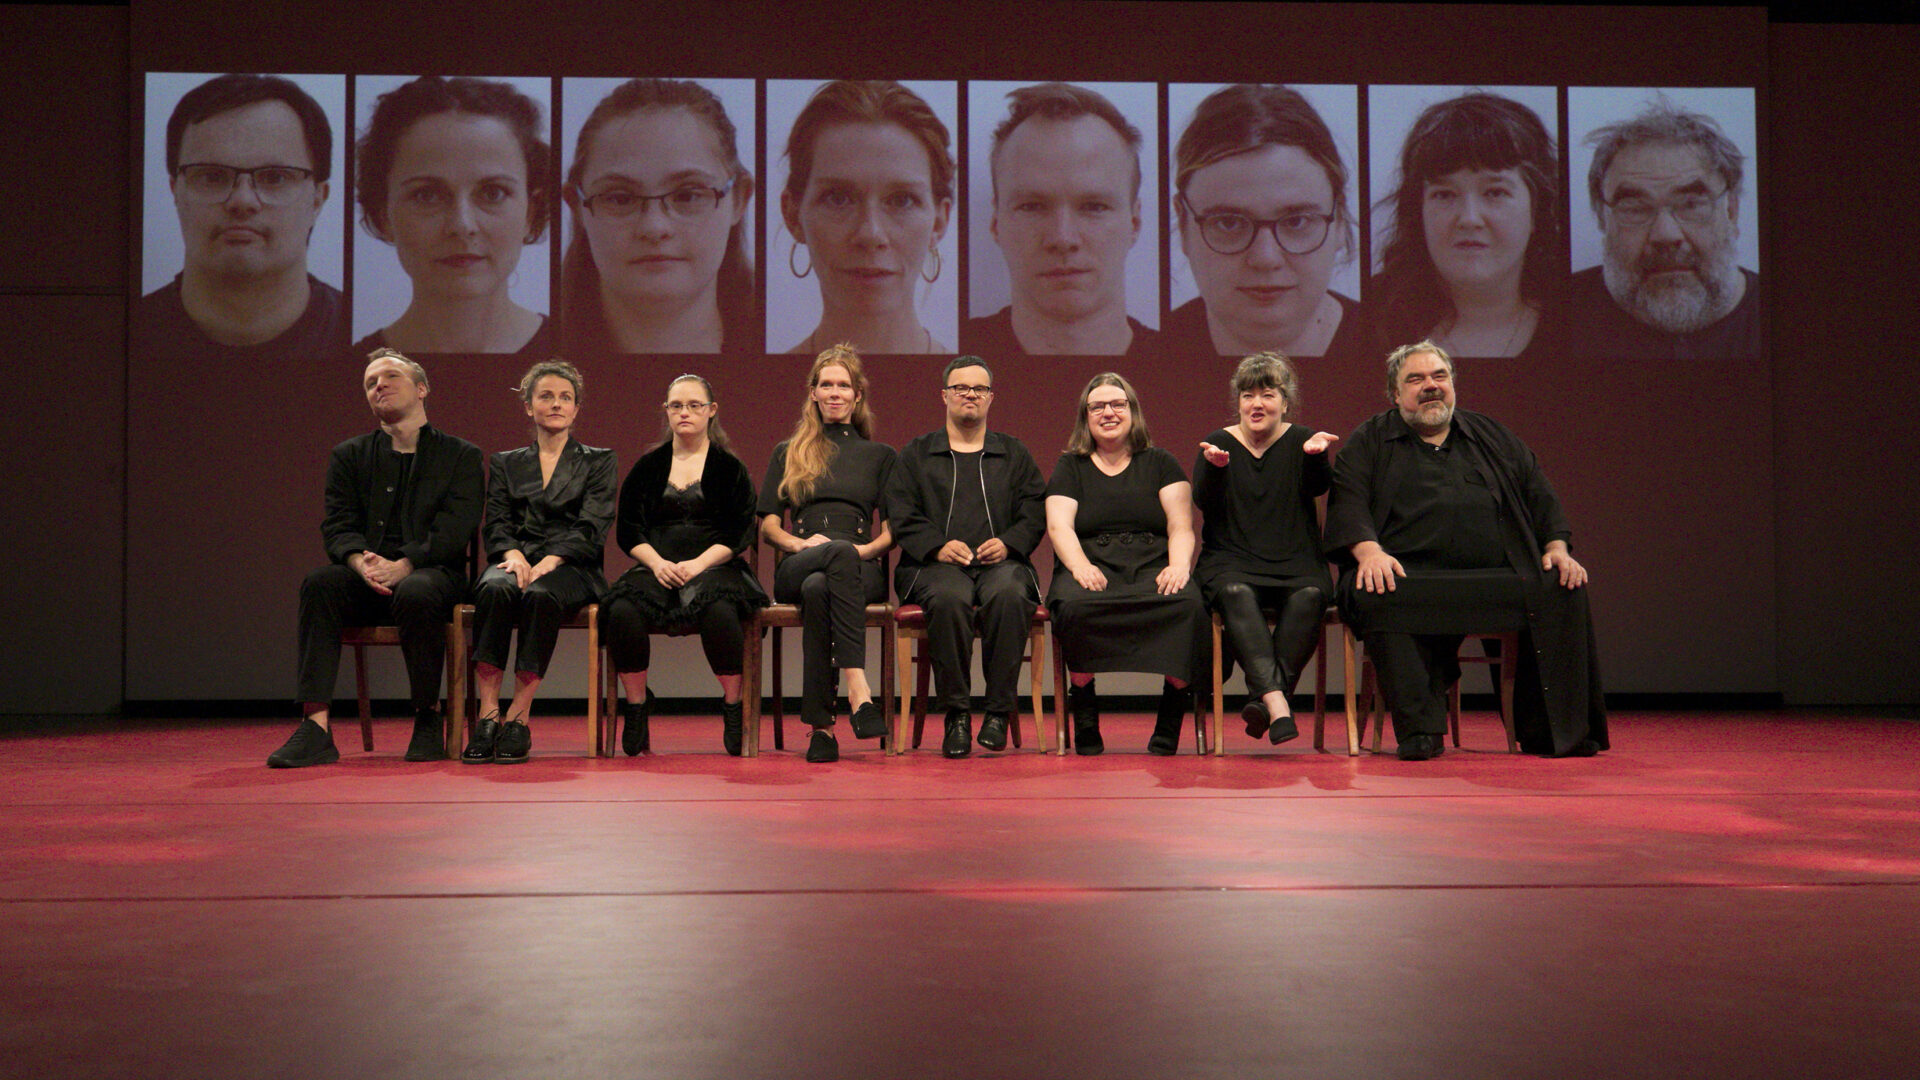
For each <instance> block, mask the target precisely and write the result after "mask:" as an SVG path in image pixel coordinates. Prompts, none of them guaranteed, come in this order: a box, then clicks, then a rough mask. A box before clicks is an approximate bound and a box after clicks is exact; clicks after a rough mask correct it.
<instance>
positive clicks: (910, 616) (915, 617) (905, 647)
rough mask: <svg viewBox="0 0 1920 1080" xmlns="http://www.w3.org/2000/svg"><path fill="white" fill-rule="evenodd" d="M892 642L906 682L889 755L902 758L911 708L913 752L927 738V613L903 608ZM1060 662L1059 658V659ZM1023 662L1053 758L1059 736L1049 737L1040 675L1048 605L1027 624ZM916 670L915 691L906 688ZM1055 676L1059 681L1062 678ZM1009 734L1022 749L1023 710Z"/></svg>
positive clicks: (1043, 744) (1044, 746)
mask: <svg viewBox="0 0 1920 1080" xmlns="http://www.w3.org/2000/svg"><path fill="white" fill-rule="evenodd" d="M893 641H894V648H895V649H896V650H897V651H898V653H899V658H898V660H897V661H896V662H895V664H894V670H896V671H898V672H899V673H900V677H901V679H902V682H903V686H902V689H901V691H900V697H901V701H900V715H899V720H898V722H897V723H896V725H895V727H894V732H893V745H892V746H890V747H888V752H889V753H893V754H903V753H905V752H906V748H907V712H908V706H909V705H911V706H912V712H913V748H914V749H915V750H918V749H920V741H921V739H922V737H923V736H924V735H925V731H926V724H927V699H928V696H929V694H928V691H929V690H930V689H931V687H930V684H931V682H932V675H933V664H932V661H931V660H930V659H929V658H928V656H927V613H926V610H925V609H924V608H922V607H921V606H920V605H919V604H901V605H900V606H899V607H898V608H897V609H895V611H894V615H893ZM1056 659H1057V658H1056ZM1020 662H1021V663H1023V664H1026V665H1027V666H1028V671H1029V673H1030V678H1029V685H1030V687H1031V690H1032V694H1033V722H1034V726H1035V727H1036V728H1037V729H1038V730H1039V733H1040V752H1041V753H1043V754H1050V753H1052V752H1053V746H1054V744H1055V743H1056V742H1057V741H1058V734H1059V733H1058V732H1057V731H1055V732H1054V733H1053V737H1052V738H1049V736H1048V731H1047V729H1048V727H1050V726H1052V725H1050V724H1049V720H1051V719H1052V718H1051V717H1049V716H1048V715H1047V710H1046V709H1045V707H1044V706H1042V705H1041V674H1042V672H1043V671H1044V670H1045V668H1046V663H1047V607H1046V605H1045V604H1040V605H1037V606H1036V607H1035V608H1034V612H1033V618H1032V620H1030V621H1029V623H1028V629H1027V648H1026V652H1024V653H1022V654H1021V657H1020ZM909 667H912V668H913V679H914V686H913V690H912V691H908V690H907V689H905V687H904V681H905V679H906V673H907V669H908V668H909ZM1059 677H1060V676H1058V674H1057V673H1056V678H1059ZM1007 730H1008V733H1009V735H1010V736H1011V738H1012V739H1013V746H1014V749H1016V750H1017V749H1019V748H1020V745H1021V744H1020V710H1019V709H1015V710H1014V711H1013V715H1012V716H1010V717H1008V723H1007Z"/></svg>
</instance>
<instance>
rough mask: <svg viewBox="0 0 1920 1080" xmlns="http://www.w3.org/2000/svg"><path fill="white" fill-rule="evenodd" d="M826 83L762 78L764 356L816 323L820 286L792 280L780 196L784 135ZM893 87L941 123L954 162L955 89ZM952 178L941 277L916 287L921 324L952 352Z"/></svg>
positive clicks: (955, 331)
mask: <svg viewBox="0 0 1920 1080" xmlns="http://www.w3.org/2000/svg"><path fill="white" fill-rule="evenodd" d="M826 82H827V80H825V79H768V80H767V243H766V248H767V250H768V251H770V252H772V253H773V255H772V257H771V258H769V259H768V260H767V351H768V352H776V353H777V352H786V351H788V350H790V349H792V348H793V347H794V346H795V345H796V344H797V343H800V342H803V341H805V340H806V338H807V335H808V334H811V333H813V330H814V327H816V326H818V325H819V324H820V310H821V309H820V284H819V281H818V280H817V279H816V278H812V277H807V278H797V277H794V276H793V269H792V267H791V266H789V265H788V263H787V259H788V257H789V256H792V258H793V265H795V266H797V265H801V260H802V258H803V256H801V255H794V253H793V247H794V244H793V234H792V233H789V232H788V231H787V225H786V222H784V221H782V220H781V219H780V191H781V189H782V188H784V187H785V186H786V184H787V174H788V173H789V172H791V171H792V170H791V168H790V167H789V163H788V161H787V136H788V135H789V134H791V133H792V131H793V120H794V118H795V117H797V116H799V115H800V110H801V109H802V108H803V107H804V106H805V105H806V103H807V99H808V98H810V97H812V96H813V92H814V91H815V90H817V89H819V88H820V87H821V86H823V85H825V84H826ZM900 85H901V86H904V87H906V88H907V89H909V90H911V91H913V92H914V93H916V94H918V95H920V100H922V101H925V102H926V103H927V107H928V108H930V109H932V110H933V114H934V115H935V116H938V117H939V118H940V122H941V123H943V124H945V125H947V133H948V135H949V136H950V137H951V138H952V139H953V141H954V145H953V146H952V147H951V149H952V151H953V157H954V162H955V164H956V166H957V165H958V163H959V160H960V147H959V140H960V87H959V84H958V83H951V82H925V81H919V80H913V79H902V80H900ZM964 194H965V193H964V191H963V190H962V189H961V187H960V182H959V175H958V174H957V173H956V174H955V177H954V192H953V212H952V214H950V215H949V216H948V218H947V234H946V235H945V236H943V237H941V238H940V244H939V250H940V276H939V278H937V279H936V280H935V281H934V283H933V284H931V285H928V284H926V282H924V281H922V282H921V283H920V284H919V285H918V286H916V292H917V294H918V298H919V302H918V305H917V306H918V307H919V309H920V325H922V326H924V327H926V328H927V331H928V333H931V334H932V335H933V340H934V341H936V342H940V343H943V344H945V345H948V346H950V347H957V342H958V340H959V334H960V202H961V199H962V198H963V197H964Z"/></svg>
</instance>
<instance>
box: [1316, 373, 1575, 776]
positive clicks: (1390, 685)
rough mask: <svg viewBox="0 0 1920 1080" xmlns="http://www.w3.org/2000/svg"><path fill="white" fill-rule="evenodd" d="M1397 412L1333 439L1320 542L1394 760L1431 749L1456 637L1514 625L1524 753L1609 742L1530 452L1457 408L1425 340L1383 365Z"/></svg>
mask: <svg viewBox="0 0 1920 1080" xmlns="http://www.w3.org/2000/svg"><path fill="white" fill-rule="evenodd" d="M1387 387H1388V394H1389V395H1390V396H1391V397H1392V398H1393V401H1394V408H1391V409H1388V410H1387V411H1385V412H1383V413H1380V414H1378V415H1376V416H1374V417H1373V418H1371V419H1369V420H1366V421H1364V422H1362V423H1361V425H1360V426H1359V427H1358V428H1356V429H1355V430H1354V432H1353V434H1352V436H1350V437H1349V438H1348V439H1347V440H1346V441H1345V442H1344V443H1342V444H1341V445H1342V446H1343V447H1344V449H1342V450H1341V451H1340V456H1339V458H1338V459H1337V460H1335V462H1334V465H1333V492H1332V494H1331V496H1330V497H1329V499H1328V503H1327V527H1326V541H1325V542H1326V549H1327V551H1328V552H1329V553H1330V554H1333V555H1334V557H1335V558H1337V559H1339V560H1340V561H1341V562H1342V563H1344V570H1343V572H1342V573H1341V575H1340V585H1339V594H1340V611H1341V615H1342V617H1343V618H1345V619H1346V620H1347V623H1348V625H1350V626H1352V627H1353V628H1354V630H1355V631H1356V632H1358V633H1360V634H1362V635H1363V636H1364V637H1365V639H1366V645H1367V655H1368V656H1369V657H1370V658H1372V660H1373V663H1374V667H1375V669H1376V670H1377V671H1378V672H1379V673H1380V688H1381V693H1382V694H1383V695H1384V696H1385V697H1386V701H1387V708H1388V709H1390V710H1392V712H1393V730H1394V735H1395V736H1396V737H1397V738H1398V739H1399V742H1400V751H1399V752H1400V758H1401V760H1403V761H1423V760H1425V759H1427V758H1432V757H1438V756H1439V755H1440V754H1441V752H1442V751H1443V749H1444V747H1445V744H1444V742H1443V739H1442V737H1443V736H1444V735H1445V733H1446V730H1447V690H1448V688H1449V687H1451V686H1452V685H1453V683H1454V682H1455V681H1456V680H1457V679H1459V677H1460V668H1459V664H1458V661H1457V659H1456V652H1457V650H1458V649H1459V647H1460V640H1461V636H1462V634H1463V633H1465V632H1506V631H1515V632H1518V633H1519V634H1520V644H1521V647H1520V655H1519V656H1518V657H1505V658H1503V659H1504V660H1505V661H1506V662H1508V663H1512V664H1515V665H1516V669H1515V670H1516V677H1517V682H1516V687H1515V694H1514V717H1513V722H1514V733H1515V735H1516V737H1517V738H1518V740H1519V742H1520V745H1521V747H1522V748H1523V749H1526V750H1528V751H1530V752H1533V753H1538V754H1550V755H1553V756H1555V757H1583V756H1586V755H1590V754H1593V753H1596V752H1597V751H1600V750H1605V749H1606V748H1607V713H1606V704H1605V701H1604V698H1603V696H1602V694H1601V690H1600V667H1599V662H1598V659H1597V656H1596V651H1595V648H1594V642H1593V625H1592V618H1591V616H1590V614H1589V611H1588V607H1587V591H1586V588H1585V586H1586V584H1587V571H1586V568H1585V567H1583V566H1581V565H1580V564H1579V562H1577V561H1575V559H1574V557H1573V554H1572V552H1571V551H1570V550H1569V549H1568V546H1567V541H1568V540H1569V539H1570V538H1571V536H1572V534H1573V530H1572V529H1571V528H1570V527H1569V526H1568V525H1567V519H1566V515H1565V514H1563V513H1562V512H1561V510H1560V500H1559V498H1558V497H1557V496H1556V495H1555V494H1554V492H1553V487H1552V486H1551V485H1549V484H1548V483H1547V478H1546V474H1545V473H1543V472H1542V471H1541V469H1540V463H1539V462H1538V461H1537V460H1535V458H1534V456H1533V452H1532V451H1531V450H1528V449H1527V447H1526V445H1525V444H1524V443H1522V442H1521V441H1520V440H1519V438H1518V437H1516V436H1515V435H1514V434H1513V432H1511V431H1508V430H1507V429H1506V428H1505V427H1503V426H1501V425H1500V424H1499V423H1497V422H1495V421H1494V420H1493V419H1492V418H1491V417H1488V416H1484V415H1481V414H1480V413H1473V412H1467V411H1466V410H1464V409H1456V408H1455V407H1454V385H1453V361H1452V359H1451V358H1450V357H1449V356H1448V355H1447V353H1446V350H1445V349H1442V348H1440V347H1439V346H1438V345H1435V344H1433V343H1432V342H1429V341H1422V342H1420V343H1418V344H1416V345H1406V346H1402V347H1401V348H1398V349H1395V350H1394V352H1393V355H1392V356H1390V357H1388V358H1387Z"/></svg>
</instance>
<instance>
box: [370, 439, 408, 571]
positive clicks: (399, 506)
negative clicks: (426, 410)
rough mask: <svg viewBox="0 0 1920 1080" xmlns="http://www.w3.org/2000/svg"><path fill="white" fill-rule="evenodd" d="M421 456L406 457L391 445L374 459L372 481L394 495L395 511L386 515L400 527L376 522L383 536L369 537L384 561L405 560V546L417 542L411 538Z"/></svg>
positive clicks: (388, 519)
mask: <svg viewBox="0 0 1920 1080" xmlns="http://www.w3.org/2000/svg"><path fill="white" fill-rule="evenodd" d="M419 456H420V455H418V454H403V453H401V452H399V451H398V450H395V449H394V448H393V446H392V444H391V443H389V444H388V445H387V446H385V447H383V448H381V450H380V453H379V454H377V455H375V457H374V474H373V482H374V483H375V484H376V485H379V486H381V487H384V488H386V489H387V490H388V491H391V492H393V509H391V510H389V511H388V512H387V521H389V522H393V523H396V524H398V525H399V528H397V529H396V528H394V526H393V525H391V524H383V523H376V524H380V535H378V536H369V537H368V542H369V544H370V545H371V546H372V548H373V551H374V554H376V555H379V556H380V557H381V558H383V559H399V558H402V557H404V556H405V555H406V552H405V551H404V550H403V549H402V545H404V544H406V543H408V542H410V541H412V540H415V539H417V537H415V536H413V535H412V532H413V528H412V522H413V463H414V461H415V460H417V459H418V458H419Z"/></svg>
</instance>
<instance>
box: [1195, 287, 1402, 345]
mask: <svg viewBox="0 0 1920 1080" xmlns="http://www.w3.org/2000/svg"><path fill="white" fill-rule="evenodd" d="M1327 295H1328V296H1331V297H1333V299H1334V302H1335V303H1337V304H1339V305H1340V325H1339V326H1337V327H1335V328H1334V331H1333V339H1332V340H1331V341H1328V342H1327V348H1326V351H1325V352H1324V353H1318V354H1313V355H1308V354H1305V353H1301V354H1298V355H1296V354H1295V353H1294V352H1293V351H1292V350H1288V351H1287V355H1288V356H1291V357H1293V358H1294V359H1295V360H1300V359H1308V360H1311V359H1314V358H1315V356H1324V357H1325V358H1326V359H1328V360H1336V361H1357V360H1360V359H1363V358H1364V357H1365V356H1366V355H1367V333H1366V329H1365V326H1364V325H1363V323H1362V320H1361V317H1360V305H1359V303H1358V302H1356V301H1353V300H1349V299H1347V298H1346V297H1344V296H1341V295H1340V294H1339V293H1337V292H1328V293H1327ZM1160 348H1161V352H1162V353H1163V354H1164V355H1165V356H1166V357H1167V359H1169V360H1172V361H1175V362H1184V361H1188V360H1197V359H1199V358H1200V357H1203V356H1224V355H1226V354H1225V353H1222V352H1221V351H1220V350H1219V349H1217V348H1215V347H1214V344H1213V330H1212V329H1211V328H1210V327H1208V326H1207V302H1206V300H1204V299H1202V298H1201V297H1198V296H1196V297H1194V298H1193V299H1191V300H1189V301H1187V302H1186V303H1184V304H1181V305H1180V306H1179V307H1177V308H1174V309H1173V311H1172V312H1170V313H1169V314H1168V315H1167V321H1166V322H1165V323H1163V324H1162V325H1161V328H1160Z"/></svg>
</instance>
